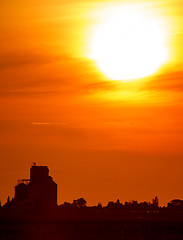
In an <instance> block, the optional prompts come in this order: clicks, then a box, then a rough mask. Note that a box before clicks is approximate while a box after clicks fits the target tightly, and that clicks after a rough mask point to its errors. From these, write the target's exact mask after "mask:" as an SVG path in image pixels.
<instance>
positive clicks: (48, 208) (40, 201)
mask: <svg viewBox="0 0 183 240" xmlns="http://www.w3.org/2000/svg"><path fill="white" fill-rule="evenodd" d="M13 202H14V204H13V205H14V207H13V208H14V210H15V211H16V212H17V211H18V212H21V213H23V212H26V213H31V214H36V215H39V214H46V215H49V214H52V213H54V212H55V210H56V208H57V184H56V183H55V182H54V181H53V179H52V177H51V176H49V169H48V167H47V166H36V165H33V166H32V167H31V169H30V179H22V180H19V183H18V185H16V186H15V198H14V200H13Z"/></svg>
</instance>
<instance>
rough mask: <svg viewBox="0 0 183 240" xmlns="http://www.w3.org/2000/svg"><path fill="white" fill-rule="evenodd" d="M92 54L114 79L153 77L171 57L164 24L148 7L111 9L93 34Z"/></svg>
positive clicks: (104, 71)
mask: <svg viewBox="0 0 183 240" xmlns="http://www.w3.org/2000/svg"><path fill="white" fill-rule="evenodd" d="M89 57H90V58H91V59H94V60H95V61H96V63H97V66H98V67H99V69H100V70H101V71H102V72H103V73H104V74H105V75H106V76H107V77H108V78H110V79H112V80H132V79H138V78H143V77H147V76H150V75H152V74H154V73H155V72H156V71H157V70H158V69H159V68H160V67H161V66H162V65H163V64H164V63H166V62H167V61H168V58H169V54H168V47H167V44H166V34H165V29H164V27H163V24H162V23H161V21H160V19H158V17H157V16H156V15H154V16H153V14H152V13H151V12H149V11H148V10H147V9H141V8H138V7H137V6H120V7H119V6H118V7H114V8H111V9H109V11H107V12H106V14H105V17H104V21H103V22H102V23H101V24H99V25H98V26H97V27H96V28H95V29H94V31H93V33H92V37H91V41H90V54H89Z"/></svg>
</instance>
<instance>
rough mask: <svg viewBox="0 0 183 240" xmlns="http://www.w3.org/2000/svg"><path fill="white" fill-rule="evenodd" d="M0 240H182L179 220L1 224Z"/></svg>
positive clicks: (44, 221) (2, 222)
mask: <svg viewBox="0 0 183 240" xmlns="http://www.w3.org/2000/svg"><path fill="white" fill-rule="evenodd" d="M0 239H1V240H4V239H6V240H183V221H182V220H172V219H169V220H167V219H166V220H162V219H161V220H154V219H151V220H150V219H148V220H147V219H146V220H145V219H123V220H85V221H84V220H72V221H71V220H0Z"/></svg>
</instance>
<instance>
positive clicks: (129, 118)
mask: <svg viewBox="0 0 183 240" xmlns="http://www.w3.org/2000/svg"><path fill="white" fill-rule="evenodd" d="M128 2H129V1H128ZM122 3H124V2H122V1H118V2H114V1H89V0H88V1H69V2H68V1H59V0H57V1H56V0H54V1H51V0H47V1H40V0H37V1H35V0H30V1H29V2H25V1H23V0H17V1H13V0H9V1H5V0H1V3H0V11H1V12H0V16H1V21H0V30H1V35H0V43H1V45H0V55H1V58H0V104H1V107H0V129H1V130H0V134H1V138H0V152H1V161H0V188H1V189H2V190H1V195H0V199H2V202H4V201H5V200H6V196H7V195H10V196H12V195H13V186H14V185H15V184H16V180H17V179H19V178H26V177H28V175H29V167H30V165H31V163H32V162H33V161H34V162H37V163H38V164H43V165H45V164H47V165H48V166H49V167H50V169H51V175H53V178H54V179H55V181H56V182H57V183H58V185H59V194H58V196H59V202H63V201H72V200H73V199H74V198H77V197H78V198H79V197H84V198H86V200H88V203H89V204H97V202H98V201H100V202H103V203H106V202H107V201H109V200H116V199H117V198H119V199H121V201H122V202H123V201H126V200H132V199H136V200H138V201H143V200H147V201H150V200H151V198H152V197H154V196H155V195H158V196H159V198H160V202H161V203H162V204H165V203H166V202H168V201H170V200H171V199H173V198H183V191H182V184H181V183H182V181H183V177H182V176H183V175H182V172H181V169H182V167H183V163H182V157H183V150H182V146H183V141H182V136H183V127H182V121H183V114H182V101H183V98H182V91H183V83H182V79H183V64H182V59H183V50H182V47H181V45H182V42H183V17H182V16H183V6H182V1H156V2H155V1H153V2H151V1H144V2H143V4H142V3H141V2H139V1H135V4H141V5H142V6H143V8H144V9H146V8H147V9H151V10H153V12H155V13H156V14H157V16H158V17H159V18H161V19H162V21H163V22H164V24H165V25H166V27H167V29H166V33H165V34H166V36H167V44H168V46H169V50H170V53H171V61H170V62H168V63H166V64H165V65H164V66H162V68H161V69H159V71H158V72H157V73H156V74H155V75H153V76H150V77H148V78H145V79H139V80H138V81H134V82H121V81H112V80H110V79H107V78H106V77H105V75H104V74H102V73H101V72H100V70H99V69H98V68H97V67H96V63H95V62H94V61H93V60H91V59H89V58H88V57H87V56H88V51H89V48H90V46H89V40H90V36H91V34H92V31H93V29H94V28H95V26H97V24H99V23H100V22H101V21H102V20H103V17H104V12H105V11H106V9H109V7H110V6H113V5H119V4H122Z"/></svg>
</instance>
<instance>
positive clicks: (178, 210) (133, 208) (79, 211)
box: [58, 196, 183, 218]
mask: <svg viewBox="0 0 183 240" xmlns="http://www.w3.org/2000/svg"><path fill="white" fill-rule="evenodd" d="M58 216H63V217H69V218H70V217H76V218H78V217H79V218H82V217H88V218H91V217H99V218H111V217H113V218H121V217H131V216H134V217H145V216H146V217H147V216H150V217H153V216H180V217H181V216H183V201H182V200H179V199H175V200H172V201H171V202H169V203H168V204H167V207H161V206H159V200H158V197H157V196H156V197H155V198H153V199H152V202H145V201H144V202H138V201H135V200H133V201H130V202H125V203H121V202H120V200H119V199H117V200H116V201H110V202H108V204H107V205H106V206H102V204H101V203H98V205H97V206H87V201H86V200H85V199H84V198H79V199H77V200H74V201H73V202H72V203H69V202H64V203H63V204H61V205H59V206H58Z"/></svg>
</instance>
